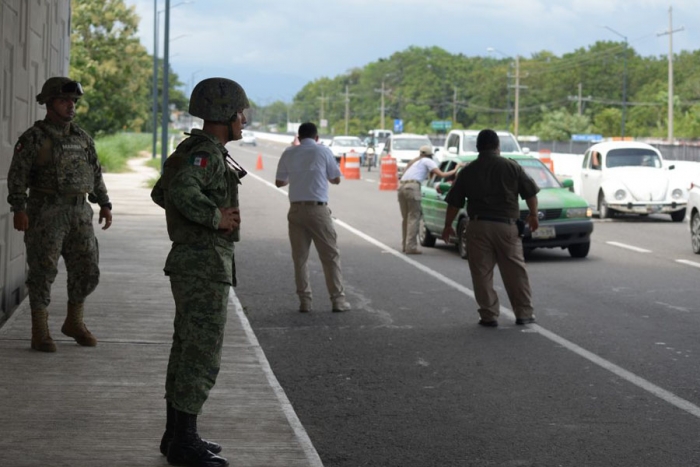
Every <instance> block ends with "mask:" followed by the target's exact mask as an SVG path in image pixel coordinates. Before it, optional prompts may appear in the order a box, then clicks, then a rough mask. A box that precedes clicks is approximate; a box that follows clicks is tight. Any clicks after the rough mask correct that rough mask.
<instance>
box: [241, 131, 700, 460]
mask: <svg viewBox="0 0 700 467" xmlns="http://www.w3.org/2000/svg"><path fill="white" fill-rule="evenodd" d="M282 148H283V146H281V145H278V144H274V143H264V142H263V143H261V144H260V145H259V146H257V147H239V146H232V152H233V154H234V157H235V158H236V159H237V160H238V161H239V162H241V163H242V164H243V165H244V167H246V168H247V169H249V171H250V174H249V175H248V177H246V178H245V179H244V180H243V186H242V187H241V196H242V200H241V211H242V218H243V225H242V241H241V243H240V244H238V246H237V250H236V261H237V269H238V277H239V285H238V287H237V289H236V293H237V295H238V297H239V298H240V301H241V303H242V305H243V307H244V309H245V311H246V313H247V315H248V317H249V319H250V322H251V325H252V327H253V329H254V331H255V333H256V335H257V337H258V339H259V341H260V344H261V345H262V347H263V349H264V351H265V354H266V356H267V358H268V359H269V361H270V364H271V367H272V369H273V371H274V373H275V375H276V376H277V378H278V380H279V381H280V384H281V385H282V387H283V389H284V390H285V392H286V394H287V396H288V397H289V399H290V401H291V403H292V405H293V407H294V409H295V410H296V412H297V415H298V416H299V419H300V420H301V422H302V424H303V425H304V427H305V429H306V430H307V432H308V434H309V436H310V438H311V441H312V442H313V444H314V446H315V447H316V449H317V451H318V453H319V455H320V456H321V459H322V460H323V463H324V465H325V466H327V467H331V466H343V467H359V466H377V467H389V466H391V467H393V466H396V467H399V466H400V467H413V466H415V467H428V466H508V467H515V466H518V467H520V466H547V467H549V466H575V467H581V466H605V467H609V466H620V467H627V466H629V467H640V466H650V467H652V466H653V467H656V466H664V467H671V466H698V465H700V437H699V436H698V431H699V429H700V394H699V393H698V386H699V384H698V383H699V372H698V357H699V356H700V340H699V339H698V338H697V332H698V329H699V328H700V306H699V305H698V302H699V300H698V279H699V278H700V268H699V266H700V257H698V256H697V255H693V253H692V251H691V249H690V241H689V233H688V227H687V223H673V222H671V221H670V217H668V216H650V217H647V218H641V219H639V218H619V219H613V220H610V221H608V220H606V221H598V220H596V223H595V230H594V232H593V235H592V246H591V252H590V255H589V257H588V258H586V259H573V258H571V257H570V256H569V254H568V252H567V251H566V250H542V251H541V250H535V252H534V253H533V255H532V257H531V258H530V259H529V260H528V271H529V274H530V279H531V283H532V288H533V295H534V301H535V308H536V315H537V318H538V324H537V325H535V326H528V327H521V326H515V325H514V323H513V317H512V314H510V312H509V307H510V303H509V302H508V300H507V297H506V296H505V292H504V290H503V288H502V286H501V283H500V278H498V279H497V284H498V290H499V293H500V295H501V298H502V302H501V306H502V307H503V309H504V310H503V315H502V317H501V319H500V322H501V326H500V327H499V328H497V329H485V328H481V327H479V326H477V325H476V322H477V319H478V316H477V314H476V305H475V302H474V300H473V298H472V297H473V295H472V292H471V279H470V276H469V271H468V267H467V263H466V262H465V261H464V260H462V259H460V258H459V256H458V255H457V254H456V252H455V251H454V248H453V247H447V246H445V245H444V244H442V242H441V241H438V245H437V246H436V247H435V248H425V249H424V250H423V251H424V254H423V255H421V256H411V257H406V256H404V255H402V254H400V253H398V251H397V250H400V243H401V234H400V221H401V219H400V214H399V208H398V202H397V200H396V192H395V191H379V190H378V180H379V173H378V172H371V173H370V174H367V172H364V171H363V172H362V176H363V178H364V179H363V180H344V181H343V182H342V183H341V184H340V185H339V186H333V187H331V195H330V197H331V203H330V206H331V209H332V210H333V214H334V216H335V217H337V220H338V222H337V226H336V229H337V231H338V238H339V245H340V248H341V257H342V265H343V274H344V278H345V285H346V291H347V296H348V300H349V301H350V303H351V304H352V305H353V310H352V311H350V312H347V313H342V314H333V313H331V312H330V301H329V299H328V295H327V292H326V290H325V286H324V281H323V274H322V271H321V266H320V263H319V261H318V258H317V256H316V255H315V253H314V254H312V259H311V267H312V285H313V289H314V294H315V299H314V311H313V312H312V313H309V314H300V313H298V312H297V307H298V302H297V299H296V295H295V293H294V279H293V268H292V263H291V255H290V250H289V241H288V238H287V221H286V213H287V209H288V201H287V198H286V193H285V192H284V191H282V190H278V189H276V188H274V186H273V184H274V173H275V168H276V165H277V160H278V158H279V155H280V153H281V150H282ZM258 155H260V156H261V158H262V161H263V170H255V166H256V162H257V158H258ZM679 261H680V262H679ZM683 261H684V262H683Z"/></svg>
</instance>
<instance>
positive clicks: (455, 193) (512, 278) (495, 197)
mask: <svg viewBox="0 0 700 467" xmlns="http://www.w3.org/2000/svg"><path fill="white" fill-rule="evenodd" d="M476 148H477V150H478V151H479V157H478V158H477V160H475V161H474V162H472V163H471V164H469V165H468V166H466V167H465V168H464V169H462V171H461V172H460V173H459V175H458V176H457V180H456V181H455V183H454V184H453V185H452V188H451V189H450V191H449V193H448V194H447V197H446V198H445V201H446V202H447V204H448V207H447V214H446V216H445V228H444V229H443V232H442V238H443V239H444V240H445V241H446V242H447V241H448V240H449V239H450V237H454V235H455V232H454V228H453V227H452V222H453V221H454V219H455V217H456V215H457V213H458V212H459V210H460V209H461V208H462V206H464V200H465V198H466V199H467V214H468V215H469V224H468V226H467V253H468V255H469V270H470V271H471V275H472V283H473V286H474V295H475V296H476V302H477V304H478V305H479V316H480V317H481V319H480V320H479V324H480V325H482V326H487V327H496V326H498V316H499V313H500V305H499V301H498V295H497V294H496V291H495V290H494V288H493V269H494V267H495V266H496V264H498V269H499V270H500V271H501V277H502V279H503V285H504V286H505V288H506V292H507V293H508V298H509V299H510V303H511V306H512V307H513V312H514V313H515V318H516V320H515V324H520V325H523V324H529V323H534V322H535V316H534V315H533V308H532V293H531V291H530V280H529V278H528V276H527V270H526V269H525V258H524V256H523V245H522V241H521V240H520V233H519V228H518V225H517V223H518V220H519V218H520V208H519V203H518V196H520V197H522V198H523V199H524V200H525V202H526V203H527V207H528V208H529V210H530V212H529V214H528V216H527V223H528V224H529V226H530V230H531V231H533V232H534V231H535V230H537V227H538V225H539V223H538V219H537V193H538V192H539V187H538V186H537V185H536V184H535V182H534V181H533V180H532V179H531V178H530V177H529V176H528V175H527V174H526V173H525V171H524V170H523V169H522V167H521V166H520V165H519V164H518V163H517V162H515V161H512V160H510V159H506V158H504V157H501V155H500V154H501V151H500V141H499V139H498V135H497V134H496V132H494V131H493V130H488V129H487V130H483V131H481V132H480V133H479V135H478V136H477V140H476Z"/></svg>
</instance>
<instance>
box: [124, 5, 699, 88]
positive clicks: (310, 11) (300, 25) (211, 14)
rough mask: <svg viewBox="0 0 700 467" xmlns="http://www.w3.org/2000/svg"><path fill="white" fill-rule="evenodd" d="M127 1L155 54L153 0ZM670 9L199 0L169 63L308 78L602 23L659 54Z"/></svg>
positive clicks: (582, 35) (555, 43)
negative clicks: (422, 50)
mask: <svg viewBox="0 0 700 467" xmlns="http://www.w3.org/2000/svg"><path fill="white" fill-rule="evenodd" d="M126 2H127V3H133V4H136V5H137V11H138V13H139V14H140V15H141V17H142V23H141V30H140V34H141V36H142V38H143V40H142V42H143V43H144V45H146V46H147V48H148V49H149V50H152V42H153V29H152V28H153V1H152V0H126ZM178 3H180V2H179V1H178V0H172V1H171V5H176V4H178ZM696 4H697V0H676V1H675V2H674V5H673V9H674V27H680V26H683V25H685V28H686V29H685V30H684V31H683V32H681V33H679V34H676V35H674V49H675V51H676V52H678V51H680V50H682V49H686V50H692V49H696V48H698V44H700V33H699V32H698V29H697V28H696V27H695V26H694V25H695V24H697V23H699V22H700V10H699V9H698V8H697V6H696ZM159 5H160V7H159V8H161V9H162V8H163V5H164V1H163V0H160V2H159ZM668 7H669V5H668V0H332V1H328V0H296V1H284V2H283V1H279V0H256V1H254V2H248V3H242V2H232V1H230V0H196V1H195V2H193V3H190V4H183V5H180V6H178V7H176V8H172V9H171V13H172V17H171V28H172V30H171V37H177V36H178V35H181V34H187V36H186V37H183V38H181V39H178V40H174V41H172V42H171V44H170V45H171V57H172V60H171V61H172V64H173V68H174V69H175V71H176V72H177V73H179V74H180V75H181V76H182V77H187V76H190V75H191V74H192V73H193V72H195V71H196V70H200V69H204V70H208V69H222V68H226V67H228V68H229V69H230V70H231V73H234V74H235V73H244V72H245V73H256V74H258V75H270V76H274V75H280V76H281V75H291V76H297V77H300V79H303V80H304V81H311V80H313V79H316V78H319V77H321V76H335V75H338V74H341V73H344V72H346V71H347V70H349V69H351V68H354V67H362V66H364V65H366V64H367V63H370V62H372V61H375V60H377V59H378V58H380V57H388V56H390V55H391V54H392V53H394V52H397V51H401V50H405V49H406V48H407V47H409V46H411V45H416V46H421V47H427V46H433V45H435V46H439V47H442V48H444V49H446V50H448V51H450V52H451V53H463V54H465V55H486V54H487V52H486V49H487V47H495V48H497V49H499V50H502V51H503V52H505V53H507V54H510V55H515V54H519V55H522V56H530V55H531V54H532V53H535V52H539V51H542V50H549V51H552V52H553V53H555V54H557V55H561V54H564V53H567V52H571V51H573V50H575V49H577V48H580V47H587V46H589V45H592V44H593V43H595V42H596V41H599V40H610V41H617V40H621V38H620V37H618V36H616V35H615V34H614V33H612V32H610V31H607V30H605V29H604V28H602V27H600V26H608V27H610V28H612V29H614V30H616V31H618V32H620V33H621V34H623V35H626V36H627V38H628V40H629V42H630V46H631V47H633V48H634V49H635V50H636V51H637V52H638V53H640V54H642V55H661V54H666V53H667V51H668V39H667V38H666V37H661V38H660V37H657V35H656V34H657V33H659V32H662V31H664V30H666V29H667V28H668ZM161 16H163V15H161ZM676 25H677V26H676ZM161 53H162V47H161ZM202 73H205V72H202ZM199 76H200V77H201V76H202V75H201V74H200V75H199ZM286 81H288V80H284V79H281V80H280V85H279V86H280V87H281V88H282V87H284V86H285V83H286ZM297 90H298V89H297ZM293 92H294V91H292V92H291V93H292V94H293ZM274 94H275V92H272V91H271V92H270V95H274ZM283 94H289V93H288V92H286V91H285V92H283Z"/></svg>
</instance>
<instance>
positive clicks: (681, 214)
mask: <svg viewBox="0 0 700 467" xmlns="http://www.w3.org/2000/svg"><path fill="white" fill-rule="evenodd" d="M671 220H672V221H673V222H683V221H684V220H685V208H684V209H681V210H680V211H674V212H672V213H671Z"/></svg>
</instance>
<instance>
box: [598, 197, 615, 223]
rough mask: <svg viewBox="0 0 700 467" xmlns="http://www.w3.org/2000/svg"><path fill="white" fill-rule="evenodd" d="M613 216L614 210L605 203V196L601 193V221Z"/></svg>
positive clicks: (599, 213)
mask: <svg viewBox="0 0 700 467" xmlns="http://www.w3.org/2000/svg"><path fill="white" fill-rule="evenodd" d="M612 215H613V212H612V209H610V208H609V207H608V203H606V202H605V195H604V194H603V192H602V191H601V192H600V194H599V195H598V217H599V218H601V219H610V218H611V217H612Z"/></svg>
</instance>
